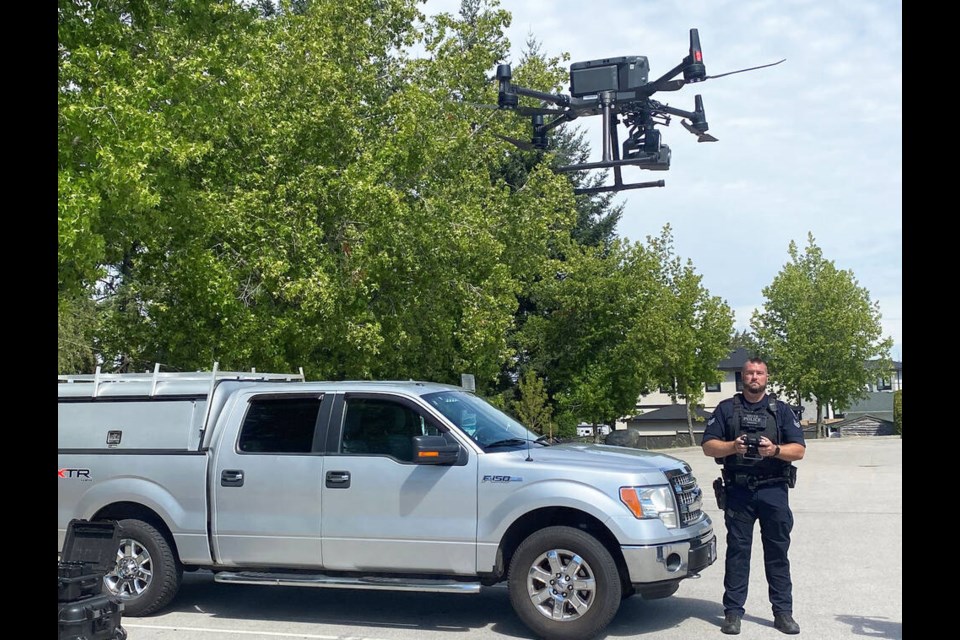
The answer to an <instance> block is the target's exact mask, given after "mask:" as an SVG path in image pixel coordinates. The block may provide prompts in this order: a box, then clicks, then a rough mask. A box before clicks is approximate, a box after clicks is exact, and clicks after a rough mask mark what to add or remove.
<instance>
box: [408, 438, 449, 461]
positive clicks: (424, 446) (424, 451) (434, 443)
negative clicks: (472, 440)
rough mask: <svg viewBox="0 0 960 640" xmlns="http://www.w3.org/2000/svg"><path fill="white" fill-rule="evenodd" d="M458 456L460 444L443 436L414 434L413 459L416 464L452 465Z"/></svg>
mask: <svg viewBox="0 0 960 640" xmlns="http://www.w3.org/2000/svg"><path fill="white" fill-rule="evenodd" d="M459 457H460V445H459V444H457V443H456V442H449V441H448V440H447V439H446V438H444V437H443V436H414V437H413V461H414V462H415V463H417V464H438V465H452V464H454V463H456V461H457V459H458V458H459Z"/></svg>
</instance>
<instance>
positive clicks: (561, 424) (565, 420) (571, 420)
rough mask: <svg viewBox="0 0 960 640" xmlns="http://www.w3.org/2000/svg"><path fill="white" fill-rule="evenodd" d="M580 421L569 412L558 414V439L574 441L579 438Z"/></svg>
mask: <svg viewBox="0 0 960 640" xmlns="http://www.w3.org/2000/svg"><path fill="white" fill-rule="evenodd" d="M579 423H580V419H579V418H577V416H576V415H575V414H573V413H571V412H569V411H561V412H560V413H558V414H557V432H556V434H555V436H556V437H557V438H566V439H572V438H576V437H577V425H578V424H579Z"/></svg>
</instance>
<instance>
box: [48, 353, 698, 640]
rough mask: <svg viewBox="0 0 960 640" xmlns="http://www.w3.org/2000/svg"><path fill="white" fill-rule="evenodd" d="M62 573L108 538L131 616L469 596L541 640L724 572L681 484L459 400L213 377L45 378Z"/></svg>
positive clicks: (656, 460)
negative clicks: (179, 602)
mask: <svg viewBox="0 0 960 640" xmlns="http://www.w3.org/2000/svg"><path fill="white" fill-rule="evenodd" d="M58 383H59V384H58V387H59V394H58V414H57V417H58V420H57V423H58V424H57V447H58V451H57V455H58V476H59V477H58V485H57V499H58V505H57V509H58V533H59V546H58V551H60V550H62V548H63V542H64V537H65V533H66V530H67V527H68V524H69V523H70V521H71V520H74V519H80V520H87V521H100V520H112V521H116V522H117V523H118V524H119V530H120V536H119V537H120V542H119V547H118V550H117V561H116V566H115V567H113V568H112V569H111V570H109V571H108V572H107V573H106V575H105V576H104V587H105V588H106V590H107V591H109V592H110V593H111V594H112V595H113V596H115V597H116V598H118V599H119V600H120V601H121V602H122V603H123V604H124V615H125V616H144V615H149V614H151V613H154V612H157V611H159V610H161V609H162V608H164V607H166V606H167V605H168V604H170V602H171V601H172V600H173V598H174V597H175V596H176V594H177V591H178V589H179V587H180V583H181V580H182V577H183V572H184V571H192V570H198V569H205V570H210V571H212V572H213V574H214V579H215V580H216V581H217V582H221V583H239V584H256V585H284V586H290V585H295V586H307V587H330V588H342V589H382V590H406V591H421V592H445V593H461V594H471V593H478V592H479V591H480V589H481V587H483V586H489V585H493V584H496V583H501V582H506V583H507V586H508V591H509V594H510V601H511V604H512V606H513V608H514V610H515V612H516V615H517V616H518V617H519V618H520V619H521V620H522V621H523V622H524V623H525V624H526V625H527V627H529V629H530V630H531V632H532V633H533V634H535V635H536V636H537V637H540V638H545V639H547V640H585V639H587V638H591V637H594V636H596V635H597V634H599V633H600V632H601V631H602V630H603V629H604V628H605V627H606V626H607V624H608V623H609V622H610V621H611V620H612V619H613V617H614V616H615V615H616V613H617V611H618V609H619V606H620V602H621V600H622V599H623V598H625V597H627V596H630V595H632V594H634V593H638V594H640V595H641V596H642V597H644V598H662V597H667V596H670V595H672V594H673V593H674V592H676V591H677V588H678V586H679V584H680V582H681V581H682V580H684V579H686V578H690V577H695V576H697V575H698V573H699V572H700V571H702V570H704V569H705V568H706V567H708V566H709V565H711V564H712V563H713V562H714V561H715V560H716V537H715V535H714V531H713V526H712V523H711V521H710V518H709V517H708V516H707V515H706V514H705V513H704V512H703V511H702V510H701V500H702V494H701V489H700V487H699V486H698V484H697V481H696V478H694V477H693V475H692V473H691V470H690V467H689V465H687V464H686V463H685V462H684V461H682V460H680V459H677V458H674V457H671V456H669V455H665V454H663V453H656V452H649V451H642V450H639V449H631V448H624V447H616V446H608V445H599V444H585V443H567V444H552V443H550V442H547V441H546V438H545V437H543V436H540V435H539V434H537V433H534V432H532V431H530V430H528V429H526V428H525V427H524V426H523V425H521V424H520V423H518V422H517V421H516V420H514V419H512V418H511V417H509V416H508V415H506V414H505V413H503V412H501V411H500V410H498V409H496V408H495V407H494V406H492V405H491V404H489V403H488V402H486V401H485V400H483V399H482V398H480V397H479V396H477V395H475V394H474V393H471V392H469V391H467V390H466V389H464V388H461V387H457V386H452V385H446V384H438V383H433V382H416V381H393V382H388V381H382V382H375V381H357V382H342V381H341V382H308V381H305V380H304V379H303V375H302V373H300V374H267V373H257V372H249V373H248V372H221V371H217V367H216V366H214V370H213V371H212V372H198V373H168V372H160V371H159V368H158V369H156V370H155V371H154V372H153V373H150V372H147V373H141V374H102V373H100V372H99V370H98V371H97V373H96V374H88V375H74V376H59V377H58Z"/></svg>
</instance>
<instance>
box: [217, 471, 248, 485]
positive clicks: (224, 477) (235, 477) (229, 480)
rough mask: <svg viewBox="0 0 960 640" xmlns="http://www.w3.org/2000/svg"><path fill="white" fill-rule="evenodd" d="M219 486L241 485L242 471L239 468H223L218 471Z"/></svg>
mask: <svg viewBox="0 0 960 640" xmlns="http://www.w3.org/2000/svg"><path fill="white" fill-rule="evenodd" d="M220 486H221V487H242V486H243V471H241V470H240V469H224V470H223V471H221V472H220Z"/></svg>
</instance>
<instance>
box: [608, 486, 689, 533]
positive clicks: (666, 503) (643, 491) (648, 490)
mask: <svg viewBox="0 0 960 640" xmlns="http://www.w3.org/2000/svg"><path fill="white" fill-rule="evenodd" d="M620 502H622V503H623V504H625V505H626V506H627V509H629V510H630V513H632V514H633V516H634V517H635V518H640V519H649V518H660V520H662V521H663V524H664V526H665V527H667V528H668V529H676V528H677V509H676V507H675V506H674V502H673V492H672V491H671V490H670V487H668V486H659V487H620Z"/></svg>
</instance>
